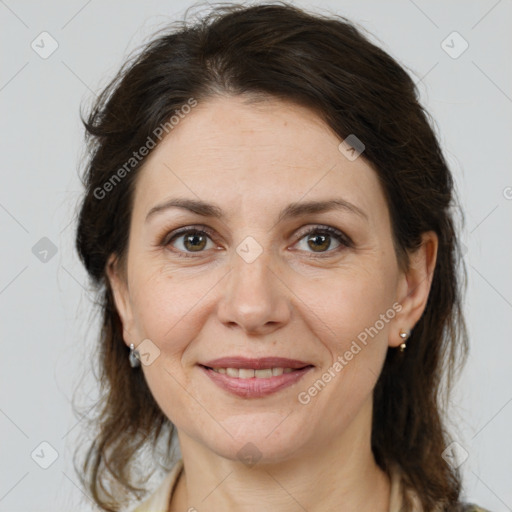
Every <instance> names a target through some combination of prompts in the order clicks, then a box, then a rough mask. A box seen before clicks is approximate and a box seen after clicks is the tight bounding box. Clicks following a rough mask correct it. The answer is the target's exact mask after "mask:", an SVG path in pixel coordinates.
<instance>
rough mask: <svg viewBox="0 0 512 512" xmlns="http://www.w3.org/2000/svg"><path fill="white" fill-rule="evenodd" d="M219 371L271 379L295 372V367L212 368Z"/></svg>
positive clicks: (242, 377) (241, 377)
mask: <svg viewBox="0 0 512 512" xmlns="http://www.w3.org/2000/svg"><path fill="white" fill-rule="evenodd" d="M212 369H213V371H215V372H217V373H222V374H224V375H227V376H228V377H236V378H238V379H252V378H253V377H256V378H257V379H269V378H270V377H277V376H279V375H282V374H283V373H291V372H293V368H265V369H264V370H253V369H252V368H212Z"/></svg>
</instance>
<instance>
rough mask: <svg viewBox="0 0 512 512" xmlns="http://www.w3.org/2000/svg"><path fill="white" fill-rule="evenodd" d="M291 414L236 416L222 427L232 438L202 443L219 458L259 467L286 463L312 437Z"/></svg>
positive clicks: (215, 439)
mask: <svg viewBox="0 0 512 512" xmlns="http://www.w3.org/2000/svg"><path fill="white" fill-rule="evenodd" d="M288 413H289V411H288V412H286V413H283V414H277V413H270V412H267V413H260V414H256V413H248V414H245V415H243V416H240V415H237V416H235V417H233V418H230V419H228V420H226V421H224V422H223V423H222V426H223V427H224V428H225V429H226V430H227V431H228V432H229V433H230V434H231V435H232V436H233V437H230V436H229V435H227V434H226V435H222V436H220V437H215V438H209V439H204V438H203V441H202V442H203V444H205V445H206V446H207V447H208V448H209V449H210V450H212V451H213V452H215V453H216V454H217V455H219V456H221V457H224V458H226V459H230V460H235V461H236V460H239V461H241V462H243V463H245V464H248V465H250V464H251V461H252V463H253V464H254V463H258V464H260V465H261V464H275V463H278V462H283V461H285V460H288V459H290V458H292V457H293V456H294V455H295V454H296V452H297V451H299V450H300V449H301V448H304V445H306V444H307V438H308V436H309V435H310V432H308V429H307V428H306V426H305V425H299V424H297V418H296V417H294V418H292V416H294V415H293V413H292V414H291V415H290V416H288V417H287V415H288ZM285 418H286V419H285ZM283 419H284V421H283ZM305 422H307V418H306V419H305ZM309 428H311V423H310V425H309ZM212 431H213V430H210V432H212ZM217 431H218V429H217Z"/></svg>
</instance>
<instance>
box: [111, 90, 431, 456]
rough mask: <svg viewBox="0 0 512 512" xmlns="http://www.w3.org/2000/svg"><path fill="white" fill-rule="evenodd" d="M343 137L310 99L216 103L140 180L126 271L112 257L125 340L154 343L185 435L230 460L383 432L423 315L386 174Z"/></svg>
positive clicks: (158, 376)
mask: <svg viewBox="0 0 512 512" xmlns="http://www.w3.org/2000/svg"><path fill="white" fill-rule="evenodd" d="M339 144H340V140H339V139H338V138H337V137H336V135H335V134H334V133H333V132H332V131H331V130H330V129H329V128H328V127H327V126H326V125H325V124H324V123H323V122H322V121H321V120H320V119H319V118H318V117H317V116H316V115H315V114H314V113H312V112H311V111H309V110H307V109H305V108H302V107H299V106H297V105H292V104H288V103H284V102H280V101H277V100H276V101H271V100H269V101H267V102H259V103H249V102H247V100H245V99H243V98H241V97H229V98H215V99H212V100H209V101H207V102H204V103H202V104H199V105H198V106H197V107H196V108H195V109H194V110H193V111H192V112H191V113H190V114H189V115H188V116H187V117H186V118H184V119H182V120H181V121H180V123H179V124H178V125H177V126H175V128H174V129H173V131H172V132H171V133H170V134H169V135H168V136H167V138H166V139H164V140H163V141H162V142H161V143H160V145H159V146H158V147H157V148H156V149H155V150H154V151H153V152H152V153H151V155H150V156H149V157H148V159H147V160H146V162H145V165H144V167H143V168H142V169H141V170H140V173H139V175H138V178H137V183H136V188H135V196H134V205H133V211H132V219H131V226H130V235H129V246H128V253H127V263H126V276H125V277H121V273H120V272H116V271H115V268H114V270H113V269H112V268H111V267H109V278H110V280H111V283H112V286H113V289H114V293H115V299H116V305H117V308H118V311H119V313H120V315H121V318H122V322H123V329H124V339H125V342H126V344H127V345H129V344H130V343H133V344H134V345H135V346H136V347H137V346H139V344H140V343H141V342H142V340H149V341H145V342H144V343H146V345H145V346H146V347H147V349H148V350H147V351H148V353H149V354H150V355H149V356H148V358H147V361H143V364H142V366H141V369H142V371H143V372H144V375H145V378H146V380H147V383H148V385H149V387H150V389H151V392H152V394H153V395H154V397H155V399H156V401H157V402H158V404H159V406H160V407H161V409H162V411H163V412H164V413H165V414H166V415H167V417H168V418H169V419H170V420H171V421H172V423H173V424H174V425H175V426H176V427H177V429H178V432H179V433H180V435H182V436H187V437H188V438H190V439H193V440H194V441H195V442H197V443H199V444H200V445H202V446H204V447H206V448H207V449H210V450H211V451H213V452H215V453H217V454H220V455H222V456H224V457H227V458H231V459H233V460H234V459H236V458H237V452H238V451H239V450H240V449H241V448H242V447H244V446H245V445H246V443H249V442H250V443H252V444H253V445H255V446H256V447H257V449H258V450H259V452H261V454H262V457H264V459H265V460H268V461H277V460H283V459H286V458H287V457H291V456H292V454H294V453H295V454H296V453H298V452H301V451H302V452H304V453H306V452H308V451H310V452H314V451H316V450H318V449H319V448H320V445H322V443H329V442H332V439H336V438H341V437H342V436H344V435H346V434H347V432H349V431H350V430H351V429H353V428H354V425H356V426H357V427H358V429H359V430H361V429H367V428H369V423H370V419H371V403H372V399H371V396H372V390H373V387H374V385H375V383H376V380H377V378H378V375H379V373H380V371H381V368H382V365H383V361H384V358H385V355H386V351H387V349H388V346H390V345H392V346H397V345H398V344H400V343H401V341H402V340H401V339H400V338H399V335H398V333H399V330H400V328H403V329H404V330H405V329H407V328H411V327H412V326H413V323H414V321H415V320H417V318H419V316H420V315H421V309H422V307H421V306H422V305H423V303H422V300H423V299H426V297H423V299H421V297H420V298H419V299H418V298H416V299H415V298H414V297H415V295H414V294H413V295H412V296H410V297H407V292H408V281H407V276H405V275H403V274H402V273H401V272H400V271H399V268H398V265H397V259H396V254H395V252H394V249H393V243H392V237H391V225H390V218H389V214H388V208H387V205H386V201H385V198H384V195H383V192H382V190H381V188H380V185H379V182H378V178H377V174H376V173H375V171H374V170H373V169H372V167H371V166H370V165H369V164H368V163H367V162H366V161H365V160H363V158H362V157H359V158H357V159H355V160H351V159H348V158H347V156H346V154H344V153H342V152H341V151H340V149H339V148H338V146H339ZM178 199H179V200H182V201H184V200H188V201H194V202H196V205H195V206H193V207H191V208H192V209H188V208H187V207H186V205H185V203H184V202H182V207H179V206H176V205H175V206H171V205H170V202H171V201H174V200H178ZM330 201H337V203H331V204H330V206H329V204H327V205H324V206H323V207H321V206H318V204H317V205H316V206H315V205H314V204H313V203H325V202H330ZM198 203H208V204H210V205H213V208H210V209H209V208H207V207H204V206H201V205H198ZM309 203H311V204H309ZM336 204H337V206H336ZM308 205H309V207H307V206H308ZM189 206H190V204H189ZM198 206H200V207H198ZM113 261H114V260H113ZM114 267H115V266H114ZM123 276H124V274H123ZM411 297H412V298H411ZM409 300H411V303H410V304H409V302H408V301H409ZM413 300H414V301H415V302H412V301H413ZM143 352H144V351H143ZM219 359H223V360H220V361H215V360H219ZM145 363H150V364H145ZM226 368H232V369H231V370H226ZM256 370H257V371H258V372H257V373H256ZM134 371H140V370H134Z"/></svg>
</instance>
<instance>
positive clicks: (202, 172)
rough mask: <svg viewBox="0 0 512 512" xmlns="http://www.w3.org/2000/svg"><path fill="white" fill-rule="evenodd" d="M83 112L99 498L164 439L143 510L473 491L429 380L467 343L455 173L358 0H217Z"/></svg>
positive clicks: (285, 506)
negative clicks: (259, 0) (97, 375)
mask: <svg viewBox="0 0 512 512" xmlns="http://www.w3.org/2000/svg"><path fill="white" fill-rule="evenodd" d="M85 125H86V128H87V131H88V134H89V136H90V142H91V158H90V161H89V164H88V168H87V170H86V173H85V179H84V184H85V187H86V192H85V197H84V201H83V204H82V207H81V211H80V217H79V225H78V231H77V238H76V245H77V249H78V252H79V254H80V257H81V259H82V261H83V263H84V265H85V267H86V269H87V271H88V273H89V274H90V276H91V278H92V280H93V281H94V282H95V283H96V284H97V285H98V290H99V292H100V293H101V297H102V303H101V307H102V312H103V328H102V332H101V336H100V338H99V352H98V354H99V361H98V363H99V367H100V368H101V371H102V375H101V383H102V385H103V386H104V387H105V391H106V394H105V397H104V401H103V402H102V404H101V407H100V410H99V413H98V416H97V418H96V419H95V422H96V424H97V425H98V427H99V428H98V432H97V436H96V439H95V441H94V443H93V444H92V446H91V447H90V449H89V451H88V453H87V456H86V458H85V461H84V463H83V474H84V476H83V482H84V484H85V485H86V487H87V488H88V490H89V491H90V493H91V495H92V497H93V498H94V500H95V502H96V503H97V505H98V506H99V507H100V508H101V509H102V510H119V509H120V507H121V506H122V505H125V504H126V502H127V501H128V500H127V495H128V492H132V493H134V495H135V496H137V497H140V496H141V495H140V491H144V487H141V485H142V486H143V484H144V483H145V480H144V477H146V478H147V477H148V476H149V473H151V471H150V470H148V471H147V474H144V471H141V470H140V463H138V462H137V456H138V455H139V454H140V453H141V452H142V451H143V449H144V448H145V447H148V446H152V447H153V449H154V450H155V449H157V448H158V447H159V446H160V443H161V440H162V439H164V438H165V437H167V443H166V445H165V447H164V457H165V462H164V464H163V467H164V468H165V469H166V470H167V471H168V474H167V475H166V477H165V478H164V479H163V480H162V483H161V484H160V486H159V488H158V489H157V490H156V491H155V492H154V493H153V494H152V495H151V496H149V497H147V496H144V498H145V501H144V503H143V504H142V505H140V506H139V507H137V508H136V510H137V511H143V510H151V511H156V510H158V511H164V510H165V511H173V512H174V511H178V510H179V511H185V510H189V511H193V510H198V511H219V510H222V511H234V510H236V511H247V510H255V509H257V510H272V511H283V512H284V511H288V510H307V511H309V512H314V511H334V510H336V511H344V512H345V511H356V510H357V511H361V510H371V511H377V512H384V511H393V512H395V511H433V510H450V511H452V510H478V509H477V508H476V507H475V506H472V505H464V504H463V503H461V496H460V494H461V480H460V476H459V473H458V465H457V464H455V463H454V462H453V461H452V460H451V459H450V458H449V457H446V450H447V449H450V446H451V445H450V439H449V438H448V437H447V435H446V433H445V430H444V425H443V421H442V409H441V404H440V396H439V395H440V389H441V388H440V386H441V384H442V383H443V382H444V380H443V379H444V378H449V377H451V376H452V373H453V369H454V367H455V365H456V364H457V363H458V362H459V358H462V357H463V356H464V355H465V353H466V344H467V337H466V330H465V323H464V319H463V317H462V314H461V311H462V310H461V300H462V299H461V296H462V285H463V281H462V280H461V277H460V276H459V275H458V268H457V267H458V265H459V264H461V257H460V252H459V246H458V238H457V233H456V232H455V229H454V220H453V218H452V212H451V207H452V206H453V205H454V204H455V200H454V190H453V182H452V176H451V174H450V171H449V169H448V168H447V165H446V161H445V159H444V157H443V155H442V153H441V150H440V147H439V144H438V141H437V140H436V137H435V135H434V133H433V130H432V128H431V126H430V124H429V121H428V118H427V115H426V113H425V112H424V110H423V109H422V107H421V106H420V104H419V102H418V99H417V91H416V89H415V86H414V84H413V82H412V81H411V79H410V77H409V76H408V75H407V74H406V72H405V71H404V70H403V69H402V68H401V67H400V66H399V65H398V64H397V63H396V62H395V61H394V60H393V59H392V58H391V57H390V56H389V55H387V54H386V53H385V52H383V51H382V50H380V49H379V48H377V47H376V46H374V45H373V44H371V43H370V42H369V41H368V40H367V39H366V38H365V37H364V36H363V35H362V34H361V33H360V32H359V31H358V30H357V29H356V28H355V27H354V26H353V25H352V24H351V23H350V22H348V21H347V20H345V19H344V18H340V17H334V16H333V17H331V18H327V17H321V16H318V15H312V14H308V13H306V12H304V11H302V10H299V9H297V8H295V7H292V6H290V5H287V4H279V5H264V4H262V5H258V6H253V7H242V6H231V7H228V8H219V9H216V10H214V11H212V12H211V13H210V15H209V16H207V17H205V18H204V19H203V20H202V21H200V22H198V23H196V24H194V25H191V26H182V27H180V28H178V29H175V30H172V31H170V32H169V33H167V34H164V35H162V36H160V37H158V38H156V39H154V40H153V41H152V42H151V43H150V44H148V45H147V47H146V48H145V49H144V51H143V52H142V53H141V54H140V55H139V56H138V57H137V58H136V59H134V60H133V61H132V62H130V63H128V64H127V65H126V66H125V67H124V68H123V69H122V70H121V71H120V73H119V74H118V76H117V77H116V79H115V80H114V81H113V82H112V83H111V84H110V85H109V86H108V87H107V88H106V89H105V90H104V91H103V93H102V95H101V96H100V97H99V100H98V101H97V104H96V105H95V108H94V109H93V111H92V113H91V114H90V116H89V118H88V120H87V121H85ZM461 270H462V276H463V277H464V276H465V274H464V268H462V269H461ZM445 373H446V375H445ZM173 441H177V442H178V443H179V453H178V455H177V456H174V454H173V451H172V449H171V448H172V443H173ZM154 450H153V451H154ZM107 471H108V472H109V473H110V475H107ZM141 473H142V474H141ZM480 510H481V509H480Z"/></svg>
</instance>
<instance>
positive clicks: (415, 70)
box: [0, 0, 512, 512]
mask: <svg viewBox="0 0 512 512" xmlns="http://www.w3.org/2000/svg"><path fill="white" fill-rule="evenodd" d="M296 3H297V5H300V6H303V7H307V8H310V9H313V10H317V11H320V12H327V11H334V12H336V13H338V14H341V15H343V16H346V17H348V18H350V19H351V20H353V21H354V22H356V23H357V24H359V25H360V26H361V27H364V28H365V29H367V30H368V31H369V32H370V33H371V34H373V36H372V40H374V41H375V42H376V43H377V44H379V45H380V46H381V47H382V48H384V49H385V50H386V51H388V52H389V53H390V54H391V55H392V56H394V57H395V58H396V59H398V61H399V62H400V63H402V64H403V65H404V66H406V67H407V69H408V70H409V72H410V73H411V75H412V76H413V77H414V79H415V81H417V82H418V83H419V88H420V91H421V95H422V103H423V104H424V105H425V106H426V108H427V109H428V110H429V111H430V112H431V114H432V115H433V117H434V119H435V121H436V130H437V131H438V133H439V137H440V140H441V142H442V145H443V149H444V151H445V154H446V157H447V159H448V162H449V164H450V166H451V169H452V171H453V174H454V176H455V179H456V182H457V189H458V193H459V196H460V199H461V203H462V207H463V210H464V212H465V217H466V226H465V228H464V231H463V233H462V240H463V242H464V244H465V246H466V248H467V251H466V253H465V261H466V264H467V268H468V277H469V286H468V292H467V296H466V301H465V310H466V315H467V321H468V326H469V332H470V340H471V352H470V357H469V360H468V363H467V366H466V368H465V370H464V372H463V373H462V376H461V379H460V381H459V383H458V384H457V386H456V389H455V394H454V397H453V401H452V406H451V412H452V417H453V424H454V425H453V426H454V427H456V428H455V430H454V431H455V432H456V433H454V435H453V436H452V440H453V441H455V442H456V443H457V446H458V447H460V448H462V450H463V451H461V450H460V448H457V449H458V450H459V452H458V455H457V457H459V458H460V457H461V454H462V456H463V457H462V458H464V456H465V457H467V458H465V460H464V462H462V463H461V466H460V467H461V470H462V471H463V475H464V494H465V497H466V499H469V500H471V501H474V502H476V503H478V504H480V505H481V506H484V507H486V508H488V509H490V510H491V511H507V510H512V485H511V483H512V446H511V441H510V426H511V422H512V385H511V384H512V378H511V375H512V343H511V342H512V339H511V335H510V332H511V329H512V271H511V261H512V259H511V253H512V250H511V249H512V238H511V234H512V230H511V226H512V223H511V220H512V171H511V169H512V166H511V164H512V157H511V153H510V147H511V144H510V141H511V140H512V123H511V121H512V67H510V65H509V64H510V50H511V48H512V31H511V30H510V27H511V26H512V3H511V2H510V0H498V1H496V0H481V1H452V2H446V1H439V0H437V1H429V2H427V1H425V0H415V1H412V0H397V1H394V2H381V1H378V0H374V1H369V0H365V1H355V0H354V1H349V0H346V1H334V0H332V1H327V0H324V1H320V0H309V1H301V2H296ZM191 5H192V3H191V2H188V1H173V2H170V1H164V0H149V1H145V2H142V1H140V2H123V1H120V0H116V1H114V0H108V1H99V0H89V1H86V0H73V1H67V2H64V1H62V0H61V1H55V0H47V1H45V2H35V1H24V2H20V1H18V2H16V1H14V0H2V1H0V21H1V27H2V28H1V30H0V48H1V52H2V59H1V63H2V65H1V68H0V106H1V117H0V126H1V138H0V140H1V164H0V165H1V178H2V179H1V182H0V183H1V184H0V226H1V244H2V245H1V247H2V251H1V259H0V262H1V264H0V312H1V320H0V337H1V348H2V354H1V355H2V357H1V371H0V432H1V438H0V443H1V444H0V447H1V457H0V510H1V511H52V512H57V511H70V510H84V511H87V510H94V506H93V504H92V502H91V500H90V498H89V497H88V496H87V493H86V491H85V490H84V489H83V488H81V486H80V485H79V483H78V479H77V475H76V474H75V472H74V469H73V465H72V454H73V452H74V449H75V446H76V443H77V436H78V434H79V433H80V430H81V428H82V425H83V424H84V421H80V417H77V416H76V415H74V414H73V410H72V407H71V400H72V398H73V392H74V390H75V388H76V387H77V386H79V388H78V391H77V392H78V393H79V395H80V396H82V398H83V399H84V400H85V401H86V402H87V400H88V401H89V403H90V404H91V405H92V404H93V403H94V399H95V397H97V396H99V393H101V392H102V390H99V389H97V385H96V381H95V379H94V374H93V373H92V371H91V364H90V356H91V354H90V351H91V350H92V348H91V347H93V343H94V339H95V337H96V335H97V329H98V324H97V321H96V320H95V317H94V316H91V314H90V313H91V307H92V306H91V303H92V302H91V301H92V300H93V295H92V294H91V291H90V287H89V284H88V281H87V277H86V274H85V271H84V269H83V268H82V267H81V265H80V263H79V261H78V259H77V256H76V254H75V252H74V247H73V242H74V229H75V221H74V216H75V214H76V205H77V201H78V200H79V198H80V194H81V185H80V181H79V179H78V169H79V167H80V165H81V162H82V161H83V156H84V146H83V129H82V126H81V122H80V118H79V108H80V106H81V105H83V106H84V107H86V106H87V105H90V103H91V101H92V100H93V99H94V97H95V94H97V93H98V92H99V91H100V89H101V87H102V86H104V85H106V83H107V82H108V81H109V80H110V78H112V77H113V76H114V74H115V72H116V71H117V70H118V68H119V66H120V65H121V64H122V62H123V61H124V59H125V57H126V55H127V54H128V52H129V51H131V50H132V49H134V48H136V47H137V46H139V45H140V44H141V43H142V42H143V41H146V40H147V39H148V38H149V37H150V36H151V34H152V33H154V32H155V31H156V30H157V29H159V28H162V27H163V26H164V25H165V24H166V23H167V22H169V21H172V20H175V19H178V18H181V17H182V15H183V13H184V11H185V10H186V8H187V7H189V6H191ZM43 32H46V33H47V34H42V33H43ZM454 32H456V34H454ZM41 40H42V41H43V42H41ZM56 45H58V46H56ZM466 46H467V48H466ZM52 50H54V51H53V53H51V52H52ZM50 53H51V54H50ZM82 377H83V380H80V379H81V378H82ZM87 397H88V398H87ZM465 454H467V455H465ZM152 483H153V485H156V484H157V483H158V481H157V480H153V481H152Z"/></svg>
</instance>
